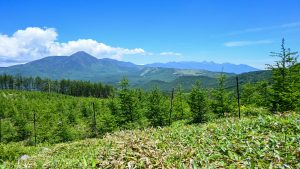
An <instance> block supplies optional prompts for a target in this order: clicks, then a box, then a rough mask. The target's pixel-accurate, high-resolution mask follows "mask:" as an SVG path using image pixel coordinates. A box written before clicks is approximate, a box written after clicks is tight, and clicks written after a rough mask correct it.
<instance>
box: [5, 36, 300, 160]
mask: <svg viewBox="0 0 300 169" xmlns="http://www.w3.org/2000/svg"><path fill="white" fill-rule="evenodd" d="M272 55H274V56H275V57H276V58H277V59H278V61H276V62H275V64H274V65H268V68H269V69H270V70H271V71H272V80H271V82H269V81H260V82H256V83H248V84H243V85H240V86H239V82H238V77H237V84H236V88H235V89H233V90H228V89H226V88H225V87H224V85H225V84H224V82H225V80H226V76H224V75H220V77H219V78H218V86H217V87H216V88H213V89H208V88H202V86H201V81H197V82H196V83H195V84H193V86H192V90H191V91H190V92H188V93H187V92H183V90H182V87H181V86H180V85H178V86H175V87H174V88H173V90H172V92H171V93H165V92H162V91H161V90H160V89H159V88H157V87H153V88H152V89H151V90H150V91H145V90H142V89H138V88H130V87H129V83H130V82H129V81H128V80H127V79H126V78H124V79H122V80H121V81H120V83H119V86H118V87H117V89H114V88H113V87H112V86H109V85H104V84H102V83H90V82H83V81H70V80H60V81H58V80H50V79H41V78H39V77H36V78H25V77H21V76H10V75H1V76H0V87H1V90H0V142H1V144H9V143H13V142H23V143H24V145H26V146H36V145H38V144H45V143H47V144H54V143H62V142H69V141H74V140H83V139H86V138H101V137H103V136H104V135H105V134H106V133H111V132H115V131H122V130H130V129H146V128H149V127H163V126H170V125H172V124H173V123H176V122H177V121H185V122H186V123H187V124H194V123H206V122H209V121H213V120H215V119H222V118H227V117H240V116H242V117H245V116H247V117H252V116H258V115H262V114H278V113H287V112H299V111H300V64H299V63H297V53H296V52H291V51H290V50H289V49H286V48H285V46H284V41H283V42H282V49H281V51H280V52H278V53H272ZM2 148H3V147H2ZM0 158H1V160H0V161H5V160H8V159H10V158H11V157H10V156H8V155H5V154H4V155H3V154H2V155H1V156H0Z"/></svg>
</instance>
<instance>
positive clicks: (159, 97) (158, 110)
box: [146, 87, 168, 126]
mask: <svg viewBox="0 0 300 169" xmlns="http://www.w3.org/2000/svg"><path fill="white" fill-rule="evenodd" d="M165 103H166V99H165V98H164V96H163V94H162V93H161V92H160V90H159V89H158V88H157V87H155V88H154V89H152V90H151V92H150V94H149V97H148V110H147V112H146V116H147V118H148V119H149V121H150V124H151V125H152V126H163V125H165V124H166V118H167V115H168V114H167V113H168V108H167V106H166V105H165Z"/></svg>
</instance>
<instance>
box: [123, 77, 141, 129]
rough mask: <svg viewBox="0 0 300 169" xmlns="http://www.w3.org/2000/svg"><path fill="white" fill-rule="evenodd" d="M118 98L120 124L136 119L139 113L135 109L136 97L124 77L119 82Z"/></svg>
mask: <svg viewBox="0 0 300 169" xmlns="http://www.w3.org/2000/svg"><path fill="white" fill-rule="evenodd" d="M119 99H120V111H121V114H120V118H121V124H125V123H133V122H135V121H138V119H139V113H138V111H137V103H138V101H137V97H136V96H135V93H134V91H133V90H130V89H129V82H128V79H126V78H124V79H123V80H121V82H120V91H119Z"/></svg>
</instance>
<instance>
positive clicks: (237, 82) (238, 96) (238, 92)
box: [236, 76, 241, 119]
mask: <svg viewBox="0 0 300 169" xmlns="http://www.w3.org/2000/svg"><path fill="white" fill-rule="evenodd" d="M236 91H237V101H238V108H239V119H240V118H241V108H240V89H239V77H238V76H236Z"/></svg>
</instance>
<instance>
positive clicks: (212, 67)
mask: <svg viewBox="0 0 300 169" xmlns="http://www.w3.org/2000/svg"><path fill="white" fill-rule="evenodd" d="M146 66H149V67H164V68H175V69H194V70H208V71H212V72H222V71H223V72H226V73H236V74H240V73H246V72H252V71H258V70H259V69H257V68H254V67H251V66H249V65H245V64H240V65H235V64H231V63H222V64H219V63H215V62H206V61H204V62H186V61H184V62H168V63H152V64H147V65H146Z"/></svg>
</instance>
